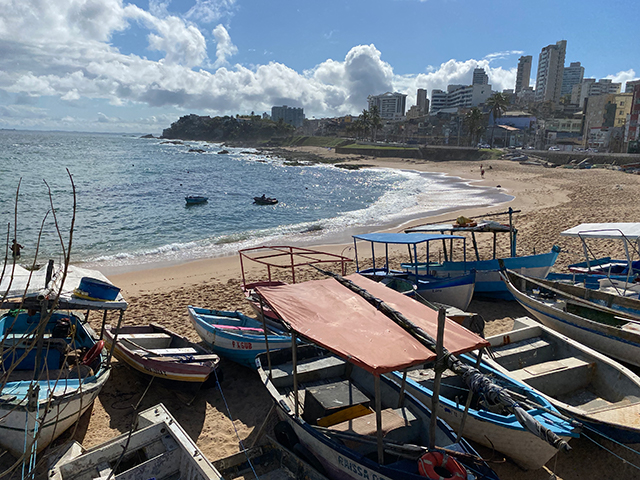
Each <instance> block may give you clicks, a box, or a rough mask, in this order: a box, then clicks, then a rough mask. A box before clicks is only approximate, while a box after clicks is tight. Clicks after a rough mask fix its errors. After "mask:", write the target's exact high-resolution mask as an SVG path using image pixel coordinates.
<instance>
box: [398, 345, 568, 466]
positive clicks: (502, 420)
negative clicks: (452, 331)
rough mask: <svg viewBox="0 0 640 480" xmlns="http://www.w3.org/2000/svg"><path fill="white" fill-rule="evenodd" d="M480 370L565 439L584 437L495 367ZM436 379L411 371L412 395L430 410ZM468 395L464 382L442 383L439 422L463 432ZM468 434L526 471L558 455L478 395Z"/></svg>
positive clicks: (446, 379)
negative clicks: (462, 426) (461, 426)
mask: <svg viewBox="0 0 640 480" xmlns="http://www.w3.org/2000/svg"><path fill="white" fill-rule="evenodd" d="M460 358H461V359H463V360H464V361H466V362H467V363H468V364H471V365H472V364H474V363H475V359H471V358H470V357H469V356H467V355H461V357H460ZM478 370H480V371H481V372H482V373H484V374H485V375H488V376H490V377H491V378H492V380H493V382H494V383H496V384H497V385H499V386H500V387H501V388H503V389H505V391H508V392H509V394H510V395H512V396H514V397H516V398H518V399H519V403H520V405H521V406H523V407H524V408H525V409H526V411H527V412H528V413H529V414H530V415H531V416H532V417H533V418H535V419H536V420H537V421H538V422H539V423H540V424H541V425H544V426H545V427H547V428H548V429H549V430H551V431H552V432H554V433H555V434H556V435H558V436H559V437H561V438H563V439H565V440H569V439H570V438H575V437H578V435H579V434H578V430H577V429H576V428H575V427H572V426H571V424H570V423H569V422H567V421H565V420H562V419H561V418H560V415H559V413H558V411H557V410H556V409H555V407H554V406H553V405H552V404H551V402H549V400H548V399H547V398H545V397H544V396H543V395H541V394H540V393H539V392H537V391H536V390H534V389H532V388H531V387H529V386H528V385H525V384H524V383H521V382H518V381H516V380H514V379H512V378H511V377H509V376H508V375H506V374H504V373H503V372H501V371H498V370H496V369H494V368H491V367H490V366H488V365H487V363H486V362H481V364H480V366H479V367H478ZM447 374H448V375H447ZM390 376H391V378H393V379H395V381H396V382H401V381H402V377H403V373H402V372H393V373H392V374H390ZM433 379H434V371H433V369H432V368H424V369H418V370H410V371H409V372H408V374H407V378H406V390H407V392H408V393H410V394H411V395H413V396H414V397H416V398H417V399H418V400H419V401H421V402H422V403H425V404H427V405H430V404H431V398H432V397H433ZM468 395H469V387H467V385H466V384H465V382H464V380H463V379H462V377H459V376H457V375H455V374H452V373H451V372H445V374H444V375H443V377H442V380H441V384H440V403H439V406H438V412H437V413H438V417H440V418H442V419H443V420H444V421H445V422H447V423H448V424H449V425H450V426H451V428H453V429H454V430H456V431H459V429H460V425H461V419H462V417H463V413H464V409H465V403H466V401H467V397H468ZM472 395H473V394H472ZM540 407H542V408H540ZM550 412H555V414H554V413H550ZM462 434H463V435H464V436H465V437H466V438H468V439H469V440H473V441H475V442H478V443H480V444H481V445H484V446H486V447H489V448H495V449H496V450H498V451H499V452H502V453H503V454H505V455H506V456H508V457H509V458H511V459H512V460H513V461H514V462H516V463H517V464H518V465H519V466H521V467H522V468H525V469H532V470H534V469H538V468H542V466H544V465H545V464H546V463H547V462H548V461H549V460H550V459H551V458H552V457H553V456H554V455H556V454H557V449H556V448H554V447H553V446H551V445H549V444H548V443H547V442H545V441H543V440H542V439H540V438H538V437H536V436H534V435H532V434H531V433H530V432H529V431H528V430H527V429H526V428H524V427H523V426H522V425H521V424H520V423H519V422H518V419H517V418H516V415H514V414H513V413H511V412H506V411H505V410H504V409H503V408H502V407H500V406H498V405H494V404H492V403H491V402H490V401H489V400H488V399H487V398H484V397H482V396H478V395H473V397H472V399H471V404H470V408H469V411H468V417H467V419H466V422H465V423H464V431H463V432H462Z"/></svg>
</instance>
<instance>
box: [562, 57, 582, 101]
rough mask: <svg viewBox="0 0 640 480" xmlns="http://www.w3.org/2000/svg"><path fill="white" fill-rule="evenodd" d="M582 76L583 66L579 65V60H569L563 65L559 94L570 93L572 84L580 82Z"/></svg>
mask: <svg viewBox="0 0 640 480" xmlns="http://www.w3.org/2000/svg"><path fill="white" fill-rule="evenodd" d="M583 78H584V67H583V66H582V65H580V62H571V64H570V65H569V66H568V67H564V73H563V74H562V90H560V96H561V97H564V96H565V95H571V91H572V89H573V86H574V85H578V84H579V83H582V79H583Z"/></svg>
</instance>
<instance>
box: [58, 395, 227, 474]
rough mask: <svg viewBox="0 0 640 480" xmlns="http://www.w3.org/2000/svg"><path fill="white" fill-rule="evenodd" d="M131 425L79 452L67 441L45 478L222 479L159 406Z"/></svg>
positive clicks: (192, 442) (74, 444)
mask: <svg viewBox="0 0 640 480" xmlns="http://www.w3.org/2000/svg"><path fill="white" fill-rule="evenodd" d="M136 425H137V427H136V428H135V429H134V430H133V431H132V432H127V433H123V434H122V435H119V436H117V437H115V438H113V439H111V440H107V441H106V442H104V443H102V444H100V445H96V446H95V447H92V448H90V449H89V450H85V449H84V448H83V447H82V445H80V444H79V443H78V442H72V443H70V444H69V445H67V447H66V449H65V450H64V451H63V452H62V453H61V454H60V455H59V456H58V458H57V459H56V460H55V461H54V462H53V463H52V465H51V467H50V468H49V474H48V475H47V478H49V479H51V480H89V479H96V480H97V479H105V478H111V479H113V480H129V479H151V478H157V479H177V478H184V479H189V480H223V476H222V475H221V474H220V472H219V471H218V470H216V468H215V467H214V466H213V465H212V464H211V462H209V460H207V458H206V457H205V456H204V455H203V454H202V451H200V449H199V448H198V447H197V445H196V444H195V442H194V441H193V440H192V439H191V437H190V436H189V435H188V434H187V432H185V430H184V429H183V428H182V426H180V424H179V423H178V422H177V421H176V419H175V418H173V416H172V415H171V413H169V410H167V408H166V407H165V406H164V405H163V404H162V403H160V404H158V405H156V406H155V407H151V408H149V409H147V410H144V411H143V412H141V413H140V414H138V417H137V421H136Z"/></svg>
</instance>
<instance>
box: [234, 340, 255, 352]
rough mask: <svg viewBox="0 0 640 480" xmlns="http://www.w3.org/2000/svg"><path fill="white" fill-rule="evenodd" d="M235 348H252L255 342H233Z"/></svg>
mask: <svg viewBox="0 0 640 480" xmlns="http://www.w3.org/2000/svg"><path fill="white" fill-rule="evenodd" d="M232 345H233V348H237V349H238V350H252V349H253V344H252V343H251V342H236V341H233V342H232Z"/></svg>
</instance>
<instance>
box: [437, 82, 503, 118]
mask: <svg viewBox="0 0 640 480" xmlns="http://www.w3.org/2000/svg"><path fill="white" fill-rule="evenodd" d="M491 95H492V91H491V85H488V84H482V85H480V84H476V85H448V86H447V91H446V92H443V91H442V90H432V91H431V113H435V112H439V111H441V110H444V109H448V108H471V107H477V106H478V105H480V104H483V103H485V102H486V101H487V99H488V98H489V97H490V96H491Z"/></svg>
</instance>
